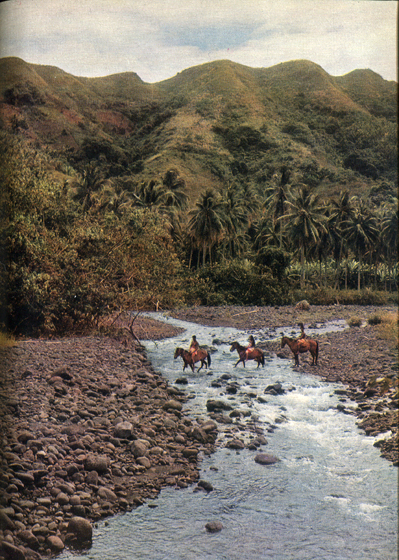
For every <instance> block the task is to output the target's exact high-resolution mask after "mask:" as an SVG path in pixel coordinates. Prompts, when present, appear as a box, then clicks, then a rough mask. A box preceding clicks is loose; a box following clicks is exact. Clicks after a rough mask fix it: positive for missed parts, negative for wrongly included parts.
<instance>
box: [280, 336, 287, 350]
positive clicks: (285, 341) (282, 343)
mask: <svg viewBox="0 0 399 560" xmlns="http://www.w3.org/2000/svg"><path fill="white" fill-rule="evenodd" d="M286 344H287V337H285V336H283V338H282V339H281V348H284V346H285V345H286Z"/></svg>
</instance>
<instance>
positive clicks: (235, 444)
mask: <svg viewBox="0 0 399 560" xmlns="http://www.w3.org/2000/svg"><path fill="white" fill-rule="evenodd" d="M226 447H227V448H228V449H244V448H245V443H244V442H243V441H241V440H240V439H238V438H234V439H232V440H231V441H229V442H228V443H226Z"/></svg>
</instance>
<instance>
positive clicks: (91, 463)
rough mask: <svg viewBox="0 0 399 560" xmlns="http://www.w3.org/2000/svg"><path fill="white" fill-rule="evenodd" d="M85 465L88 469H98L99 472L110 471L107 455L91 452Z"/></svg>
mask: <svg viewBox="0 0 399 560" xmlns="http://www.w3.org/2000/svg"><path fill="white" fill-rule="evenodd" d="M84 467H85V470H86V471H96V472H98V474H105V473H106V472H108V457H106V456H105V455H93V454H89V455H88V456H87V457H86V460H85V463H84Z"/></svg>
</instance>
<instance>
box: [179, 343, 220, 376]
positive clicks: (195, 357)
mask: <svg viewBox="0 0 399 560" xmlns="http://www.w3.org/2000/svg"><path fill="white" fill-rule="evenodd" d="M179 356H181V357H182V358H183V362H184V366H183V371H184V370H185V369H186V367H187V366H190V368H191V369H192V370H193V373H194V367H195V364H196V363H197V362H201V367H200V368H199V370H198V371H200V370H201V369H202V368H203V367H204V366H205V367H206V368H207V367H208V366H210V365H211V355H210V354H209V352H208V351H207V350H205V349H204V348H199V349H198V350H197V351H196V352H195V354H192V353H191V352H187V350H184V348H176V350H175V355H174V359H175V360H176V358H178V357H179Z"/></svg>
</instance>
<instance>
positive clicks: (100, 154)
mask: <svg viewBox="0 0 399 560" xmlns="http://www.w3.org/2000/svg"><path fill="white" fill-rule="evenodd" d="M0 76H1V78H0V96H1V117H2V120H1V126H2V128H4V129H5V130H7V131H13V133H14V134H15V133H16V134H19V135H20V136H21V137H23V138H25V139H26V141H28V142H35V144H36V146H38V147H40V148H42V149H45V150H48V151H50V152H51V158H52V160H53V165H54V167H55V168H57V169H64V171H65V173H66V174H68V169H70V167H72V168H76V166H79V165H82V164H83V163H84V162H87V161H88V160H93V159H94V160H97V161H98V162H99V165H101V166H102V167H103V168H104V170H105V171H106V173H107V175H108V176H109V177H123V178H125V179H126V178H129V179H130V180H133V181H135V182H137V183H139V182H140V181H146V180H150V179H152V178H156V177H159V176H162V175H164V174H165V173H166V171H167V170H168V169H170V168H173V169H175V170H177V173H178V174H179V175H180V176H181V177H182V179H184V181H185V183H186V187H187V192H188V194H189V195H190V199H191V200H193V199H194V198H195V194H196V193H198V192H199V191H201V190H203V189H205V188H207V187H214V188H216V189H220V188H221V187H222V186H223V185H224V184H227V183H228V182H229V181H230V182H231V181H240V182H243V181H244V182H247V183H248V182H250V183H251V184H253V185H254V186H255V187H256V188H257V189H262V188H263V187H264V185H265V184H266V183H267V181H269V180H270V178H271V177H272V176H273V175H274V174H275V173H276V172H278V170H279V169H280V168H281V167H282V166H285V167H288V168H289V170H290V174H291V177H292V180H294V181H296V182H298V183H299V182H301V183H306V184H309V185H310V186H313V187H315V188H317V189H319V190H320V192H322V193H323V194H327V195H328V194H334V193H335V192H337V191H338V190H339V189H340V188H342V187H345V188H349V189H350V190H351V191H353V193H359V192H363V193H364V194H367V193H368V192H369V191H370V190H371V189H372V188H375V187H376V183H377V184H380V183H381V182H390V183H392V182H395V181H396V128H395V123H396V106H397V105H396V95H397V84H396V83H395V82H387V81H385V80H383V79H382V78H381V77H380V76H378V75H377V74H375V73H374V72H372V71H371V70H355V71H353V72H351V73H349V74H347V75H345V76H340V77H333V76H330V75H329V74H328V73H327V72H325V71H324V70H323V69H322V68H321V67H320V66H318V65H317V64H314V63H312V62H309V61H306V60H296V61H290V62H286V63H282V64H278V65H276V66H273V67H271V68H250V67H247V66H244V65H241V64H236V63H233V62H231V61H228V60H220V61H216V62H211V63H207V64H203V65H200V66H196V67H193V68H188V69H187V70H184V71H183V72H180V73H179V74H177V75H176V76H174V77H173V78H170V79H168V80H164V81H162V82H159V83H157V84H146V83H145V82H143V81H142V80H141V79H140V77H139V76H137V74H135V73H133V72H127V73H122V74H114V75H111V76H105V77H103V78H83V77H76V76H72V75H70V74H68V73H66V72H64V71H62V70H60V69H58V68H55V67H52V66H40V65H36V64H28V63H26V62H24V61H23V60H20V59H17V58H4V59H1V60H0Z"/></svg>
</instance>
